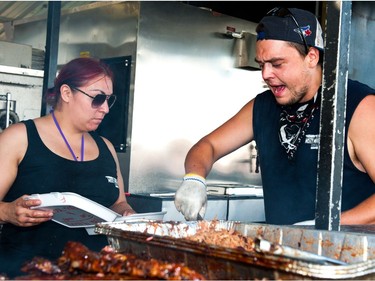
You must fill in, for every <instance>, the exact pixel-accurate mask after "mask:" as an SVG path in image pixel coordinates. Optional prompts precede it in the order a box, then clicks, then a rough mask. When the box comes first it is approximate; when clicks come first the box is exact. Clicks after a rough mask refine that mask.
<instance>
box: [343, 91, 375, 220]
mask: <svg viewBox="0 0 375 281" xmlns="http://www.w3.org/2000/svg"><path fill="white" fill-rule="evenodd" d="M374 120H375V94H374V95H370V96H367V97H366V98H364V99H363V100H362V101H361V103H360V104H359V105H358V107H357V109H356V110H355V112H354V115H353V117H352V120H351V122H350V126H349V130H348V150H349V155H350V158H351V159H352V161H353V163H354V165H355V166H356V167H357V168H358V169H359V170H360V171H362V172H364V173H367V174H368V175H369V177H370V178H371V179H372V181H373V182H374V183H375V122H374ZM358 188H360V187H358ZM374 193H375V189H374ZM371 223H375V194H374V195H373V196H371V197H369V198H368V199H366V200H365V201H363V202H362V203H360V204H359V205H357V206H356V207H354V208H353V209H351V210H348V211H346V212H343V213H342V214H341V224H343V225H345V224H371Z"/></svg>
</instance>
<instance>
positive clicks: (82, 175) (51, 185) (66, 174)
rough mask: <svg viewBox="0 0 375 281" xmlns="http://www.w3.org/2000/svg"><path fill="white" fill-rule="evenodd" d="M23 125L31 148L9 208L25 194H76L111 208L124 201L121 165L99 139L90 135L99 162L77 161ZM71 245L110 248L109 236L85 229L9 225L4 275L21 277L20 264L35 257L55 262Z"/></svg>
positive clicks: (2, 252)
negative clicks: (118, 166)
mask: <svg viewBox="0 0 375 281" xmlns="http://www.w3.org/2000/svg"><path fill="white" fill-rule="evenodd" d="M24 124H25V125H26V129H27V138H28V147H27V151H26V154H25V156H24V158H23V160H22V161H21V163H20V164H19V167H18V174H17V177H16V179H15V181H14V183H13V185H12V187H11V188H10V190H9V192H8V193H7V195H6V196H5V198H4V201H5V202H11V201H13V200H15V199H17V198H19V197H20V196H22V195H24V194H33V193H49V192H74V193H77V194H79V195H82V196H84V197H87V198H89V199H91V200H93V201H95V202H97V203H99V204H102V205H104V206H106V207H110V206H111V205H113V204H114V203H115V201H116V200H117V199H118V196H119V190H118V185H117V171H116V163H115V161H114V159H113V157H112V154H111V152H110V151H109V149H108V147H107V145H106V144H105V142H104V141H103V139H102V138H101V137H100V136H98V135H97V134H96V133H95V132H91V133H90V135H91V136H92V137H93V138H94V140H95V142H96V144H97V146H98V148H99V156H98V158H97V159H94V160H91V161H83V162H81V161H74V160H69V159H65V158H62V157H60V156H58V155H56V154H54V153H53V152H52V151H50V150H49V149H48V148H47V147H46V146H45V145H44V143H43V142H42V140H41V138H40V136H39V134H38V131H37V129H36V126H35V124H34V122H33V121H32V120H28V121H25V122H24ZM69 240H70V241H79V242H82V243H83V244H84V245H86V246H88V247H89V248H90V249H91V250H94V251H98V250H100V249H101V248H103V247H104V246H105V245H107V244H108V243H107V239H106V237H105V236H102V235H88V234H87V232H86V230H85V229H84V228H79V229H78V228H68V227H65V226H62V225H60V224H58V223H55V222H53V221H49V222H45V223H42V224H40V225H37V226H33V227H17V226H15V225H12V224H4V225H3V229H2V231H1V235H0V241H1V242H0V272H6V273H7V274H8V275H9V276H11V277H14V276H16V275H19V274H20V273H21V272H19V270H20V268H21V264H22V263H23V262H25V261H28V260H30V259H31V258H33V257H34V256H42V257H46V258H49V259H55V258H57V257H58V256H60V255H61V251H62V250H63V248H64V246H65V243H66V242H67V241H69Z"/></svg>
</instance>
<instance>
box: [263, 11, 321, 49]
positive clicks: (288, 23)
mask: <svg viewBox="0 0 375 281" xmlns="http://www.w3.org/2000/svg"><path fill="white" fill-rule="evenodd" d="M256 32H257V40H264V39H272V40H282V41H289V42H294V43H299V44H302V45H305V44H306V45H308V46H309V47H315V48H317V49H319V50H320V51H324V43H323V32H322V27H321V26H320V23H319V22H318V19H317V18H316V17H315V15H314V14H313V13H311V12H309V11H306V10H302V9H297V8H282V7H276V8H274V9H272V10H271V11H269V12H268V13H267V15H266V16H264V17H263V18H262V19H261V21H260V22H259V24H258V26H257V28H256ZM302 36H303V38H302Z"/></svg>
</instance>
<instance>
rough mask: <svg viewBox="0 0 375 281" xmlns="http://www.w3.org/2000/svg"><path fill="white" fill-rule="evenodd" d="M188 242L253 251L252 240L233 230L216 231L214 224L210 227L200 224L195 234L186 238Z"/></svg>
mask: <svg viewBox="0 0 375 281" xmlns="http://www.w3.org/2000/svg"><path fill="white" fill-rule="evenodd" d="M186 239H188V240H192V241H196V242H199V243H205V244H211V245H216V246H221V247H225V248H237V249H238V248H240V249H244V250H246V251H254V240H253V239H252V238H250V237H246V236H244V235H242V234H240V233H239V232H238V231H236V230H234V229H229V230H228V229H216V223H215V222H213V223H212V224H210V225H207V224H205V223H204V222H202V223H200V228H199V229H198V230H197V232H196V233H195V234H194V235H192V236H188V237H186Z"/></svg>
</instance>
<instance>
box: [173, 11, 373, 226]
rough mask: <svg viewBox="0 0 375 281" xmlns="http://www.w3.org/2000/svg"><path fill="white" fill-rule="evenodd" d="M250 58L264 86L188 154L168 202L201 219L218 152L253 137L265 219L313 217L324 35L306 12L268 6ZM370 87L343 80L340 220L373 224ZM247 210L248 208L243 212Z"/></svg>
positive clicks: (224, 152)
mask: <svg viewBox="0 0 375 281" xmlns="http://www.w3.org/2000/svg"><path fill="white" fill-rule="evenodd" d="M256 31H257V43H256V58H255V60H256V62H257V63H258V64H259V66H260V68H261V71H262V77H263V79H264V81H265V82H266V83H267V85H268V87H269V90H267V91H265V92H263V93H260V94H258V95H257V96H256V97H255V98H254V99H253V100H251V101H249V102H248V103H247V104H246V105H244V107H243V108H242V109H241V110H240V111H239V112H238V113H237V114H236V115H234V116H233V117H232V118H231V119H229V120H228V121H227V122H225V123H224V124H223V125H221V126H220V127H219V128H217V129H216V130H214V131H213V132H211V133H210V134H208V135H207V136H205V137H203V138H202V139H201V140H200V141H199V142H197V143H196V144H195V145H194V146H193V147H192V148H191V149H190V151H189V152H188V154H187V156H186V159H185V170H186V175H185V176H184V179H183V182H182V184H181V186H180V187H179V189H178V190H177V192H176V195H175V206H176V208H177V210H179V211H180V212H181V213H182V214H183V215H184V216H185V219H186V220H196V219H197V218H198V217H199V216H201V217H204V214H205V211H206V207H207V195H206V181H205V178H206V176H207V175H208V173H209V172H210V170H211V168H212V165H213V164H214V163H215V161H217V160H218V159H220V158H221V157H223V156H225V155H227V154H229V153H231V152H233V151H234V150H236V149H238V148H240V147H241V146H243V145H245V144H248V143H249V142H250V141H252V140H255V142H256V144H257V149H258V155H259V163H260V170H261V176H262V184H263V193H264V202H265V215H266V223H270V224H281V225H283V224H294V223H297V222H301V221H308V220H313V219H314V218H315V203H316V178H317V162H318V147H319V142H320V140H319V138H320V136H319V124H320V120H319V119H320V106H321V105H320V100H321V83H322V57H323V52H324V44H323V36H322V30H321V27H320V24H319V22H318V20H317V19H316V17H315V16H314V15H313V14H312V13H310V12H308V11H305V10H301V9H292V8H291V9H286V8H275V9H273V10H271V11H270V12H269V13H268V14H267V15H266V16H265V17H264V18H263V19H262V20H261V21H260V23H259V24H258V26H257V29H256ZM374 120H375V90H374V89H371V88H370V87H368V86H366V85H364V84H361V83H359V82H356V81H351V80H349V81H348V85H347V105H346V124H345V136H346V137H345V148H344V171H343V189H342V204H341V211H342V213H341V224H370V223H375V195H374V194H375V160H374V159H375V142H374V139H375V122H374ZM248 211H249V212H251V210H248Z"/></svg>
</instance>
